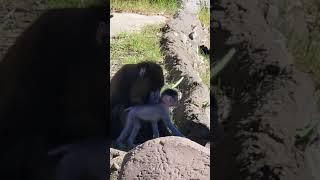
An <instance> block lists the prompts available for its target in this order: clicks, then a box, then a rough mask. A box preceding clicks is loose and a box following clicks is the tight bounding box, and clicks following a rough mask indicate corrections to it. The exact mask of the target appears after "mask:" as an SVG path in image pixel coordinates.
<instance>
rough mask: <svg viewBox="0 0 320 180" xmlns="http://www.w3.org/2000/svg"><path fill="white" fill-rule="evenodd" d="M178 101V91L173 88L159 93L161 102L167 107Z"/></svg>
mask: <svg viewBox="0 0 320 180" xmlns="http://www.w3.org/2000/svg"><path fill="white" fill-rule="evenodd" d="M177 102H178V92H177V91H176V90H173V89H166V90H164V91H163V92H162V93H161V103H163V104H165V105H167V106H168V107H171V106H175V105H176V103H177Z"/></svg>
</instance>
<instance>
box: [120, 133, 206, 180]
mask: <svg viewBox="0 0 320 180" xmlns="http://www.w3.org/2000/svg"><path fill="white" fill-rule="evenodd" d="M119 179H120V180H121V179H126V180H130V179H163V180H170V179H172V180H185V179H200V180H204V179H206V180H207V179H210V150H209V149H208V148H205V147H204V146H201V145H200V144H197V143H195V142H192V141H190V140H189V139H186V138H181V137H174V136H169V137H162V138H157V139H153V140H150V141H147V142H145V143H144V144H142V145H140V146H137V147H136V148H135V149H133V150H131V151H129V152H128V153H127V154H126V156H125V158H124V160H123V164H122V167H121V171H120V174H119Z"/></svg>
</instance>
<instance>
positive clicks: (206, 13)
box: [198, 1, 210, 27]
mask: <svg viewBox="0 0 320 180" xmlns="http://www.w3.org/2000/svg"><path fill="white" fill-rule="evenodd" d="M198 17H199V20H200V22H201V23H202V24H203V25H204V26H205V27H210V9H209V7H208V6H207V5H206V4H204V3H203V2H201V1H200V11H199V12H198Z"/></svg>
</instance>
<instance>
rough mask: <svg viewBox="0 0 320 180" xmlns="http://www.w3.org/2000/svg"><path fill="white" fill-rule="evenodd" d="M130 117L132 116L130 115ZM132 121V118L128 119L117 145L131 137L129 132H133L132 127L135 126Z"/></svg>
mask: <svg viewBox="0 0 320 180" xmlns="http://www.w3.org/2000/svg"><path fill="white" fill-rule="evenodd" d="M128 116H130V114H128ZM132 120H133V119H132V118H130V117H129V118H127V120H126V123H125V126H124V128H123V130H122V131H121V134H120V136H119V137H118V138H117V140H116V144H119V143H121V142H123V141H124V139H125V138H126V137H127V136H128V135H129V132H130V131H131V129H132V125H133V122H132Z"/></svg>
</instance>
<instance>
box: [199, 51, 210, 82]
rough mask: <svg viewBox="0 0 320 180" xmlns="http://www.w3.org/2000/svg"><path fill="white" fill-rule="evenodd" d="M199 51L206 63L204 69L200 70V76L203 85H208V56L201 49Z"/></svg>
mask: <svg viewBox="0 0 320 180" xmlns="http://www.w3.org/2000/svg"><path fill="white" fill-rule="evenodd" d="M199 53H200V55H201V56H202V57H203V60H204V62H205V64H206V70H205V71H204V72H200V78H201V79H202V82H203V83H204V84H205V85H207V86H208V87H210V56H209V54H205V53H204V52H203V51H202V50H201V49H199Z"/></svg>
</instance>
